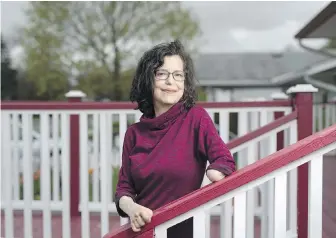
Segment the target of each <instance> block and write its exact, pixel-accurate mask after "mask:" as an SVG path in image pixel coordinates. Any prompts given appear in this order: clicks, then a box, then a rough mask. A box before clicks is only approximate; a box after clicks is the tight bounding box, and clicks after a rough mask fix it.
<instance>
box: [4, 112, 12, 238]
mask: <svg viewBox="0 0 336 238" xmlns="http://www.w3.org/2000/svg"><path fill="white" fill-rule="evenodd" d="M1 123H2V124H3V125H10V112H2V113H1ZM1 135H2V138H1V140H2V141H10V139H11V136H10V127H9V126H2V128H1ZM1 147H2V148H1V152H2V153H1V158H7V159H1V163H2V166H3V167H2V168H1V169H2V171H1V172H4V174H2V175H1V177H2V178H1V179H2V180H4V181H7V182H6V183H4V184H3V185H4V189H3V190H2V191H4V193H3V198H4V200H5V205H6V207H5V228H6V235H5V236H6V237H14V224H13V219H14V216H13V207H12V182H11V181H12V180H11V178H12V160H11V147H10V146H4V143H3V144H2V146H1Z"/></svg>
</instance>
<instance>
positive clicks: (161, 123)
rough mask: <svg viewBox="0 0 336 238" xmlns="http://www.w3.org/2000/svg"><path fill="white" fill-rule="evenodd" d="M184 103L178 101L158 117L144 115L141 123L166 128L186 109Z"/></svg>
mask: <svg viewBox="0 0 336 238" xmlns="http://www.w3.org/2000/svg"><path fill="white" fill-rule="evenodd" d="M183 109H184V106H183V103H180V102H179V103H176V104H175V105H174V106H172V107H171V108H169V110H168V111H166V112H165V113H163V114H161V115H160V116H158V117H154V118H148V117H145V116H144V115H142V116H141V118H140V123H141V124H142V125H144V126H146V127H149V128H150V129H164V128H167V127H169V126H170V124H171V123H172V122H173V121H175V120H176V119H177V117H178V116H179V115H181V114H182V112H183V111H184V110H183Z"/></svg>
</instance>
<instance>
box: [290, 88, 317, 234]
mask: <svg viewBox="0 0 336 238" xmlns="http://www.w3.org/2000/svg"><path fill="white" fill-rule="evenodd" d="M294 100H295V104H294V105H295V110H297V112H298V140H302V139H304V138H306V137H308V136H310V135H312V134H313V128H312V125H313V94H312V93H297V94H296V95H295V98H294ZM308 175H309V172H308V164H303V165H301V166H300V167H299V168H298V192H297V204H298V205H297V206H298V207H297V209H298V210H297V211H298V214H297V224H298V238H307V237H308V203H309V202H308V179H309V176H308Z"/></svg>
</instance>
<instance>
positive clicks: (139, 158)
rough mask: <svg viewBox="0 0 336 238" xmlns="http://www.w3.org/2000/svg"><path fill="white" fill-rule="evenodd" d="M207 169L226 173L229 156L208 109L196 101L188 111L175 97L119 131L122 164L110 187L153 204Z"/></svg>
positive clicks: (197, 181)
mask: <svg viewBox="0 0 336 238" xmlns="http://www.w3.org/2000/svg"><path fill="white" fill-rule="evenodd" d="M207 161H209V162H210V165H209V167H208V168H207V169H215V170H218V171H220V172H222V173H224V174H225V175H230V174H231V173H232V172H233V171H234V170H235V162H234V159H233V157H232V155H231V153H230V151H229V150H228V148H227V146H226V145H225V143H224V142H223V141H222V139H221V138H220V136H219V135H218V133H217V130H216V128H215V126H214V124H213V121H212V120H211V118H210V116H209V115H208V113H207V112H206V111H205V110H204V109H203V108H202V107H199V106H194V107H192V108H191V109H189V110H188V111H186V110H184V109H183V106H182V104H180V103H178V104H176V105H174V106H173V107H172V108H170V109H169V110H168V111H167V112H166V113H164V114H162V115H160V116H158V117H155V118H146V117H144V116H142V117H141V119H140V122H138V123H135V124H133V125H132V126H130V127H129V128H128V129H127V131H126V134H125V140H124V145H123V155H122V166H121V169H120V173H119V181H118V184H117V189H116V200H115V201H116V205H117V210H118V213H119V215H120V216H123V217H125V216H126V214H125V213H124V212H123V211H122V210H121V209H120V208H119V199H120V198H121V197H122V196H129V197H131V198H133V199H134V201H135V202H136V203H138V204H140V205H143V206H145V207H148V208H150V209H152V210H155V209H157V208H159V207H161V206H164V205H165V204H167V203H169V202H172V201H174V200H176V199H178V198H180V197H182V196H184V195H186V194H188V193H190V192H193V191H194V190H196V189H199V188H200V187H201V184H202V181H203V177H204V173H205V170H206V168H205V167H206V162H207Z"/></svg>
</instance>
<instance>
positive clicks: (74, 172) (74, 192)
mask: <svg viewBox="0 0 336 238" xmlns="http://www.w3.org/2000/svg"><path fill="white" fill-rule="evenodd" d="M68 100H69V104H72V103H78V102H80V101H81V100H82V99H81V98H74V97H72V98H69V99H68ZM79 138H80V132H79V115H71V116H70V181H69V183H70V216H71V217H77V216H80V212H79V209H78V207H79V194H80V174H79V168H80V163H79V157H80V148H79Z"/></svg>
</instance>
